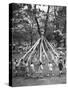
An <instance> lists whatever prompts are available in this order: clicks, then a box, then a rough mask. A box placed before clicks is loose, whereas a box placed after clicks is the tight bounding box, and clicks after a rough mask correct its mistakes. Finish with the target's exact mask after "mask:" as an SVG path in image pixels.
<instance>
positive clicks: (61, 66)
mask: <svg viewBox="0 0 68 90" xmlns="http://www.w3.org/2000/svg"><path fill="white" fill-rule="evenodd" d="M58 67H59V73H60V75H61V74H62V69H63V64H62V61H61V58H60V62H59V63H58Z"/></svg>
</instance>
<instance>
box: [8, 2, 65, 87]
mask: <svg viewBox="0 0 68 90" xmlns="http://www.w3.org/2000/svg"><path fill="white" fill-rule="evenodd" d="M66 9H67V7H66V6H61V5H60V6H57V5H46V4H45V3H44V4H31V3H30V4H28V3H10V4H9V85H10V86H12V87H20V86H38V85H53V84H66V23H67V22H66V14H67V13H66Z"/></svg>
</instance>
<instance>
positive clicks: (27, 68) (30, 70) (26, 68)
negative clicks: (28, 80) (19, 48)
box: [12, 54, 66, 77]
mask: <svg viewBox="0 0 68 90" xmlns="http://www.w3.org/2000/svg"><path fill="white" fill-rule="evenodd" d="M64 55H65V54H64ZM63 57H64V56H62V55H61V54H60V56H59V58H58V63H57V68H58V72H59V73H58V75H59V76H61V75H62V74H63V69H64V68H66V59H65V58H63ZM34 59H35V58H34ZM37 61H38V60H37ZM12 64H13V71H14V73H15V76H17V74H18V73H19V71H22V72H21V73H23V76H24V77H31V76H32V75H33V74H34V73H38V71H39V70H40V72H39V73H42V70H43V69H44V68H43V63H42V62H40V61H39V62H38V64H37V66H39V70H38V71H37V72H36V70H35V65H34V63H33V61H31V62H27V60H23V59H22V60H21V63H20V65H19V66H18V60H17V59H14V61H13V62H12ZM44 65H45V64H44ZM47 66H48V69H49V72H48V73H47V75H46V76H55V74H54V73H53V69H54V66H56V64H53V62H48V65H47ZM40 68H41V69H40Z"/></svg>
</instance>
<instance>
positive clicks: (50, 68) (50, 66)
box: [48, 63, 53, 71]
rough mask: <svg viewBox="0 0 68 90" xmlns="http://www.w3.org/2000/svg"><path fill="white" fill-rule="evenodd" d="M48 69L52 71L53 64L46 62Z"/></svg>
mask: <svg viewBox="0 0 68 90" xmlns="http://www.w3.org/2000/svg"><path fill="white" fill-rule="evenodd" d="M48 67H49V70H50V71H52V70H53V65H52V64H51V63H50V64H48Z"/></svg>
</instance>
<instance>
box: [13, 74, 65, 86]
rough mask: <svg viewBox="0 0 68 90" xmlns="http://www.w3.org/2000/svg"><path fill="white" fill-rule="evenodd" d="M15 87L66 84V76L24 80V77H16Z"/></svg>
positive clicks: (14, 80)
mask: <svg viewBox="0 0 68 90" xmlns="http://www.w3.org/2000/svg"><path fill="white" fill-rule="evenodd" d="M12 80H13V81H12V82H13V86H34V85H49V84H65V83H66V75H65V74H63V75H62V76H52V77H50V76H49V77H44V78H39V79H37V78H36V79H35V78H34V79H23V77H16V78H13V79H12Z"/></svg>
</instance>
